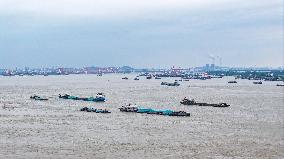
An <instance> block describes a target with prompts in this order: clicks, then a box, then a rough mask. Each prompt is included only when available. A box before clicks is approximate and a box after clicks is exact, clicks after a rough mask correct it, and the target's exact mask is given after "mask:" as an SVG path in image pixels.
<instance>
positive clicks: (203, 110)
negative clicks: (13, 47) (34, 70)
mask: <svg viewBox="0 0 284 159" xmlns="http://www.w3.org/2000/svg"><path fill="white" fill-rule="evenodd" d="M124 76H125V75H120V74H118V75H104V76H102V77H97V76H96V75H69V76H48V77H41V76H34V77H0V106H1V107H0V158H158V159H160V158H284V151H283V150H284V142H283V136H284V125H283V123H284V121H283V113H284V111H283V110H284V88H283V87H276V86H275V85H276V84H277V82H264V83H263V84H262V85H253V84H252V81H248V80H239V81H238V83H237V84H228V83H227V81H228V80H230V79H231V78H230V77H226V78H224V79H212V80H206V81H201V80H190V81H189V82H187V81H184V82H181V86H180V87H167V86H161V85H160V83H161V81H169V82H172V81H173V80H174V79H173V78H166V79H162V80H154V79H152V80H146V79H145V78H142V77H141V78H140V81H134V80H132V79H133V78H134V77H135V75H127V76H128V77H131V78H130V80H127V81H126V80H122V79H121V78H122V77H124ZM189 85H190V87H189ZM97 92H104V93H105V94H106V96H107V101H106V102H105V103H92V102H84V101H72V100H64V99H58V98H57V96H58V94H59V93H62V94H63V93H68V94H72V95H76V96H83V97H84V96H95V95H96V93H97ZM33 94H38V95H41V96H45V97H49V98H50V99H49V101H33V100H30V99H29V96H30V95H33ZM185 96H187V97H191V98H194V99H195V100H196V101H200V102H210V103H219V102H226V103H228V104H231V107H228V108H213V107H198V106H182V105H180V104H179V101H180V100H181V99H182V98H184V97H185ZM128 103H136V104H138V105H140V106H143V107H149V108H150V107H151V108H158V109H173V110H185V111H188V112H190V113H191V117H169V116H159V115H147V114H135V113H122V112H119V110H118V109H117V108H118V107H120V106H121V105H123V104H128ZM83 106H92V107H95V108H107V109H109V110H110V111H112V113H111V114H96V113H87V112H80V111H79V109H80V108H81V107H83ZM4 107H5V108H4Z"/></svg>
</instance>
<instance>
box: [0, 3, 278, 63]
mask: <svg viewBox="0 0 284 159" xmlns="http://www.w3.org/2000/svg"><path fill="white" fill-rule="evenodd" d="M283 7H284V4H283V1H282V0H250V1H247V0H214V1H212V0H143V1H141V0H25V1H23V0H0V68H15V67H25V66H27V67H52V66H55V67H56V66H58V67H83V66H123V65H130V66H133V67H136V68H153V67H155V68H168V67H172V66H176V67H185V68H188V67H194V66H202V65H205V64H206V63H213V62H214V63H215V64H216V65H221V66H233V67H251V66H252V67H279V66H283V65H284V64H283V63H284V53H283V52H284V51H283V44H284V42H283V37H284V33H283V10H284V9H283Z"/></svg>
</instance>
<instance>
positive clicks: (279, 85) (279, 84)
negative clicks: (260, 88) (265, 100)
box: [276, 84, 284, 86]
mask: <svg viewBox="0 0 284 159" xmlns="http://www.w3.org/2000/svg"><path fill="white" fill-rule="evenodd" d="M276 86H284V84H277V85H276Z"/></svg>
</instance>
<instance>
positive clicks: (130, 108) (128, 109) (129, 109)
mask: <svg viewBox="0 0 284 159" xmlns="http://www.w3.org/2000/svg"><path fill="white" fill-rule="evenodd" d="M118 109H119V110H120V111H121V112H137V111H138V107H137V106H136V105H133V106H132V105H131V104H129V105H127V106H122V107H121V108H118Z"/></svg>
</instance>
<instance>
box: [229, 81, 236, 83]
mask: <svg viewBox="0 0 284 159" xmlns="http://www.w3.org/2000/svg"><path fill="white" fill-rule="evenodd" d="M228 83H238V82H237V81H229V82H228Z"/></svg>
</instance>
